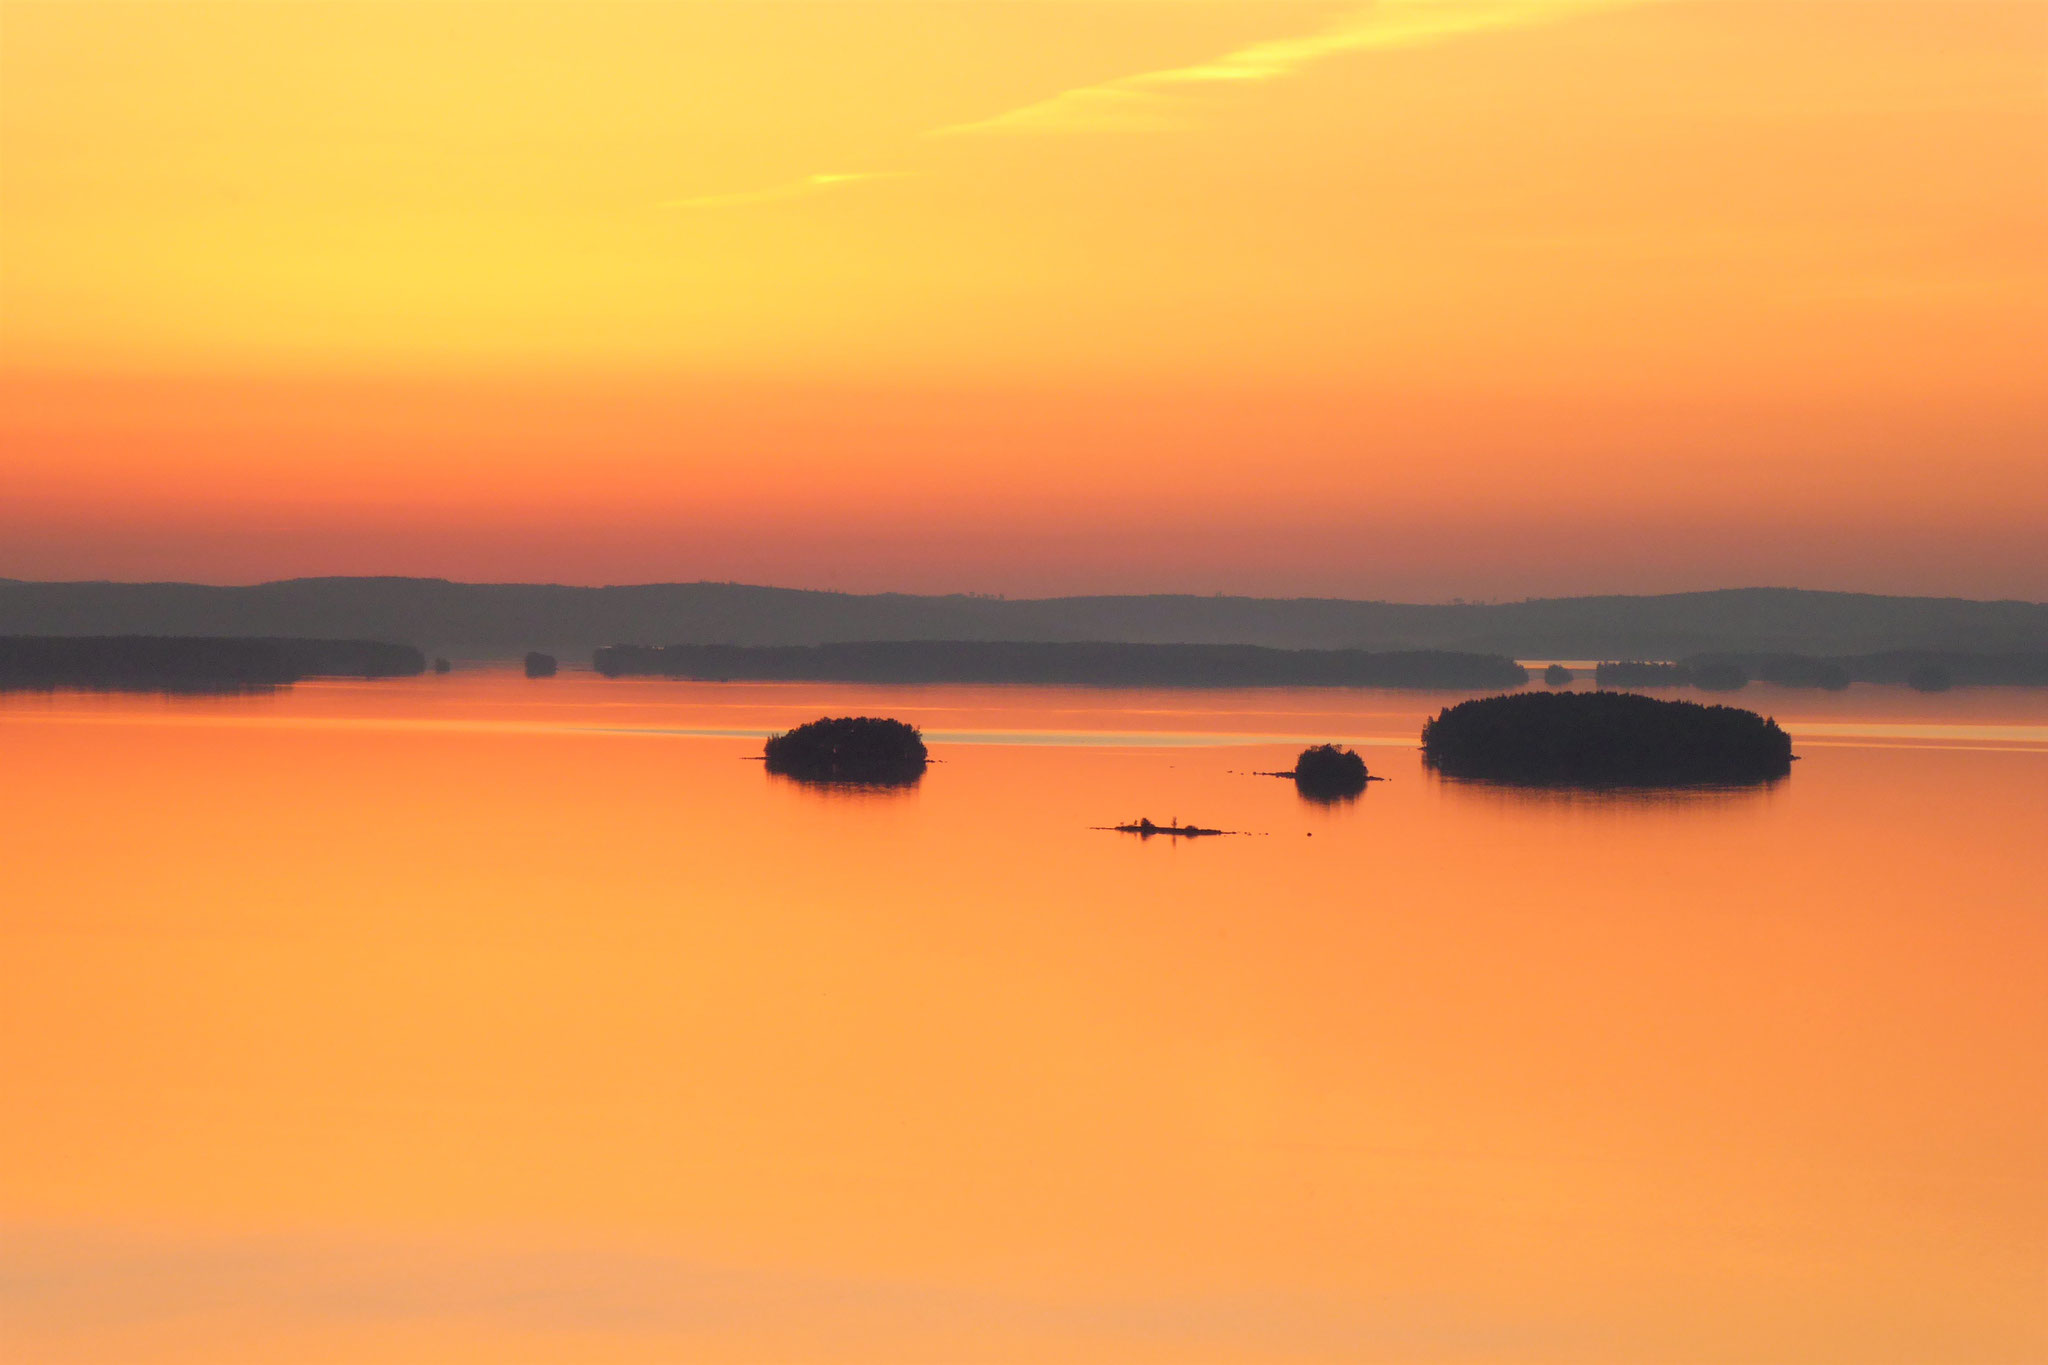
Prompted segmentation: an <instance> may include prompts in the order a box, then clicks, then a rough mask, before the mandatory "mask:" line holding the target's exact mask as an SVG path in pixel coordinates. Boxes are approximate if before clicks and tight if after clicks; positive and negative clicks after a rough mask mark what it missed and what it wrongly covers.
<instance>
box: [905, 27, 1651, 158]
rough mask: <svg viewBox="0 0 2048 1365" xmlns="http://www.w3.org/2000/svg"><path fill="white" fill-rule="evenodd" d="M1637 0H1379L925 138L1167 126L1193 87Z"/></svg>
mask: <svg viewBox="0 0 2048 1365" xmlns="http://www.w3.org/2000/svg"><path fill="white" fill-rule="evenodd" d="M1633 2H1635V0H1377V3H1375V4H1373V5H1370V6H1369V7H1367V8H1366V9H1364V10H1361V11H1359V12H1358V13H1356V14H1351V15H1347V16H1346V17H1344V18H1343V19H1340V20H1338V21H1337V22H1336V23H1335V24H1333V25H1332V26H1331V27H1330V28H1328V29H1326V30H1324V31H1323V32H1321V33H1314V34H1308V35H1305V36H1302V37H1298V38H1274V39H1269V40H1267V41H1265V42H1260V43H1253V44H1252V45H1251V46H1249V47H1243V48H1239V49H1237V50H1236V51H1235V52H1227V53H1225V54H1224V55H1222V56H1220V57H1218V58H1216V59H1215V60H1213V61H1208V62H1202V63H1200V64H1198V65H1195V66H1182V67H1173V68H1170V69H1168V70H1164V71H1147V72H1142V73H1140V74H1138V75H1135V76H1122V77H1119V78H1117V79H1116V80H1113V81H1105V82H1103V83H1101V84H1099V85H1088V86H1082V87H1080V88H1078V89H1074V90H1066V91H1062V92H1061V93H1059V94H1057V95H1054V96H1052V97H1051V98H1049V99H1044V100H1040V101H1038V102H1037V103H1035V104H1027V105H1024V106H1023V107H1022V108H1018V109H1012V110H1009V111H1008V112H1006V113H1001V114H997V115H996V116H994V117H993V118H987V119H982V120H980V121H978V122H974V123H961V124H955V125H953V126H951V127H948V128H938V129H934V130H933V131H932V132H930V133H928V134H926V136H928V137H955V136H960V135H962V134H976V133H998V134H1003V133H1009V134H1041V133H1081V132H1162V131H1168V130H1172V129H1176V128H1184V127H1187V126H1188V124H1189V123H1190V122H1191V121H1192V118H1193V115H1194V113H1195V110H1194V108H1193V104H1192V101H1191V100H1190V98H1189V97H1190V95H1192V94H1193V93H1194V92H1196V91H1199V90H1201V89H1203V88H1204V87H1211V88H1213V87H1220V86H1236V85H1248V84H1255V83H1258V82H1261V81H1271V80H1278V79H1281V78H1283V77H1287V76H1292V75H1294V74H1295V73H1297V72H1299V71H1301V70H1302V69H1303V68H1304V67H1307V66H1310V65H1312V64H1313V63H1316V62H1319V61H1323V60H1325V59H1326V58H1330V57H1336V56H1340V55H1343V54H1346V53H1353V52H1370V51H1376V50H1385V49H1390V48H1405V47H1422V46H1425V45H1427V44H1430V43H1436V42H1442V41H1445V40H1447V39H1452V38H1458V37H1463V36H1465V35H1468V34H1475V33H1485V32H1490V31H1493V30H1497V29H1509V28H1530V27H1534V26H1536V25H1539V24H1547V23H1554V22H1557V21H1559V20H1562V19H1568V18H1571V17H1574V16H1576V15H1580V14H1585V13H1590V12H1593V11H1596V10H1602V9H1612V8H1615V7H1617V6H1619V5H1623V4H1628V3H1633Z"/></svg>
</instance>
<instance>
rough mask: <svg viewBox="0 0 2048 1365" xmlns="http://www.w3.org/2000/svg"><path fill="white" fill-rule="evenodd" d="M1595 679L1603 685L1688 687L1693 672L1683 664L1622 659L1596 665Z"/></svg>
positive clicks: (1594, 670) (1594, 669)
mask: <svg viewBox="0 0 2048 1365" xmlns="http://www.w3.org/2000/svg"><path fill="white" fill-rule="evenodd" d="M1593 681H1594V682H1597V683H1599V684H1600V686H1602V687H1686V686H1689V685H1691V683H1692V673H1691V671H1690V670H1689V669H1687V668H1686V667H1685V665H1683V664H1666V663H1651V662H1649V661H1648V660H1644V659H1620V660H1616V661H1613V662H1609V663H1603V664H1597V665H1595V666H1594V668H1593Z"/></svg>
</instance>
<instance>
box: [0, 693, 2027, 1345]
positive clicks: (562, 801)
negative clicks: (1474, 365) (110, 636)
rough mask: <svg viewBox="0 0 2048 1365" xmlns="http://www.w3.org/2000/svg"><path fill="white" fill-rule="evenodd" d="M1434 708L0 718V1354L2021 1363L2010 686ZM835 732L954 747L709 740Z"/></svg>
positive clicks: (512, 701) (10, 712) (355, 707)
mask: <svg viewBox="0 0 2048 1365" xmlns="http://www.w3.org/2000/svg"><path fill="white" fill-rule="evenodd" d="M1451 700H1455V696H1449V695H1445V694H1408V693H1396V692H1368V691H1344V690H1314V691H1258V692H1239V693H1213V692H1130V691H1106V690H1105V691H1088V690H1057V689H1033V688H1000V687H995V688H900V689H882V688H855V687H839V686H828V685H803V684H782V685H748V684H727V685H700V684H686V683H675V682H667V681H656V680H620V681H612V682H607V681H603V680H599V679H596V678H592V677H589V676H588V675H564V676H562V677H560V678H557V679H553V680H548V681H540V682H529V681H527V680H525V679H523V678H520V677H517V676H513V675H508V674H503V673H458V674H455V675H452V676H450V677H447V678H422V679H418V680H410V681H402V682H383V683H374V684H347V683H332V684H313V685H301V686H298V687H295V688H292V689H289V690H287V691H283V692H279V693H276V694H271V695H268V696H255V697H234V698H161V697H134V696H85V695H79V694H69V693H60V694H54V695H12V696H7V697H4V698H0V759H4V762H5V765H6V771H7V775H8V780H9V782H10V787H11V790H12V791H13V793H14V796H13V799H12V800H11V801H10V802H9V810H8V819H7V821H6V823H5V825H4V826H0V867H4V869H5V871H4V874H0V876H4V884H5V889H6V895H5V897H4V899H0V1110H4V1122H0V1348H4V1349H0V1355H5V1356H6V1357H7V1358H8V1359H9V1360H17V1359H18V1360H23V1361H34V1362H44V1361H51V1362H69V1361H120V1362H134V1363H137V1365H148V1363H153V1362H158V1361H206V1362H240V1361H249V1362H257V1361H263V1362H273V1361H280V1360H290V1361H294V1362H314V1361H365V1362H369V1361H376V1362H408V1361H421V1362H425V1361H434V1362H443V1361H491V1362H504V1361H519V1362H523V1361H549V1362H557V1361H558V1362H579V1363H580V1362H613V1361H621V1362H624V1361H632V1362H643V1361H645V1362H652V1361H678V1360H689V1361H711V1362H726V1361H730V1362H750V1363H757V1362H767V1361H827V1362H836V1361H933V1362H938V1361H947V1362H955V1361H1027V1360H1028V1361H1045V1360H1060V1361H1091V1360H1094V1361H1129V1360H1146V1361H1169V1362H1181V1361H1190V1362H1192V1361H1203V1362H1211V1361H1274V1360H1286V1361H1332V1362H1334V1361H1346V1362H1360V1361H1370V1362H1381V1361H1384V1362H1389V1363H1390V1365H1391V1363H1392V1362H1413V1361H1472V1362H1481V1361H1484V1362H1509V1361H1514V1362H1522V1361H1527V1362H1552V1361H1555V1362H1567V1361H1570V1362H1586V1361H1614V1362H1651V1361H1673V1362H1677V1361H1688V1362H1690V1361H1700V1362H1708V1361H1713V1362H1720V1361H1727V1362H1738V1361H1740V1362H1755V1361H1774V1362H1775V1361H1783V1362H1793V1361H1797V1362H1823V1361H1843V1362H1851V1361H1854V1362H1872V1361H1898V1362H1916V1363H1923V1362H1941V1361H1952V1362H1959V1363H1963V1362H1967V1363H1968V1365H1994V1363H1996V1362H2020V1361H2035V1360H2039V1359H2042V1358H2044V1356H2048V1332H2044V1328H2043V1312H2042V1307H2041V1305H2042V1289H2043V1273H2044V1266H2048V1178H2044V1172H2048V1066H2044V1061H2043V1042H2044V1040H2048V1005H2044V998H2048V990H2044V987H2048V914H2044V891H2043V888H2044V886H2048V851H2044V841H2043V839H2042V838H2041V828H2042V825H2043V821H2042V815H2043V811H2044V809H2048V799H2044V798H2048V701H2044V700H2043V699H2042V698H2041V697H2039V696H2038V695H2034V694H2026V693H2020V692H2009V691H1998V690H1992V689H1981V690H1970V691H1958V692H1955V693H1950V694H1946V695H1943V696H1938V697H1927V696H1921V695H1918V694H1914V693H1911V692H1908V691H1905V690H1903V689H1890V688H1870V687H1860V686H1859V687H1856V688H1852V689H1850V690H1849V691H1848V692H1845V693H1839V694H1820V693H1798V692H1787V691H1782V690H1778V689H1771V688H1765V687H1751V688H1750V689H1748V690H1746V691H1745V692H1743V693H1740V694H1737V695H1736V696H1734V697H1732V698H1729V699H1728V700H1730V701H1732V702H1733V703H1734V704H1738V705H1744V706H1749V707H1753V708H1755V709H1759V710H1764V711H1768V712H1772V713H1774V714H1776V715H1777V717H1778V718H1779V719H1780V721H1781V722H1782V723H1784V724H1785V725H1786V726H1787V728H1788V729H1790V730H1791V731H1792V733H1793V735H1794V737H1795V740H1796V741H1797V746H1796V747H1797V751H1798V752H1799V753H1800V754H1801V755H1802V756H1803V757H1802V761H1801V762H1799V763H1798V764H1796V765H1795V767H1794V771H1793V774H1792V776H1791V777H1790V778H1789V779H1787V780H1785V781H1784V782H1781V783H1778V784H1774V785H1772V786H1770V787H1766V788H1759V789H1753V790H1748V791H1742V792H1732V793H1665V794H1650V795H1638V796H1603V795H1569V794H1562V793H1543V792H1524V791H1517V790H1514V789H1504V788H1497V787H1488V786H1483V785H1475V784H1463V783H1448V782H1442V781H1438V780H1436V779H1433V778H1431V777H1430V776H1429V775H1427V774H1426V773H1425V772H1424V771H1423V770H1422V769H1421V768H1420V766H1419V764H1418V762H1417V756H1416V754H1415V752H1414V738H1415V733H1416V730H1417V729H1418V728H1419V725H1420V723H1421V720H1422V718H1423V717H1424V716H1425V715H1426V714H1429V713H1432V712H1433V711H1434V710H1435V709H1436V708H1437V707H1440V706H1442V705H1444V704H1446V703H1447V702H1448V701H1451ZM849 711H852V712H862V711H865V712H869V713H879V714H889V715H895V716H899V717H902V718H904V719H906V720H911V721H914V722H916V723H919V724H921V725H923V726H924V727H925V729H926V731H927V733H928V735H929V736H930V737H931V739H932V743H933V752H934V755H935V756H936V757H937V758H939V759H940V760H941V762H940V763H938V764H937V765H935V766H934V767H933V768H932V769H931V771H930V773H929V774H928V775H927V777H926V778H925V779H924V781H923V782H922V783H921V784H920V785H919V786H918V787H917V788H916V789H914V790H911V791H908V792H901V793H844V792H821V791H818V790H815V789H810V788H805V787H802V786H799V785H796V784H793V783H790V782H787V781H784V780H781V779H776V778H772V777H770V776H768V775H767V774H766V773H765V772H763V771H762V769H761V766H760V765H759V764H758V763H754V762H749V761H747V759H748V757H749V756H750V755H753V754H757V753H758V751H759V741H758V738H757V737H758V735H759V734H761V733H764V732H766V731H767V730H769V729H774V728H784V727H787V726H788V725H790V724H793V723H796V722H799V721H802V720H806V719H811V718H814V717H816V716H818V715H821V714H827V713H831V714H838V713H843V712H849ZM1325 739H1342V740H1346V741H1349V742H1353V743H1357V744H1360V745H1363V746H1367V747H1365V749H1364V752H1365V753H1366V755H1367V758H1368V761H1369V762H1370V763H1371V764H1372V766H1373V769H1374V771H1375V772H1376V773H1379V774H1382V775H1385V776H1387V777H1388V778H1390V779H1391V780H1390V781H1387V782H1384V783H1375V784H1373V786H1372V787H1371V788H1370V789H1369V790H1368V791H1367V792H1366V793H1365V795H1364V796H1363V797H1361V798H1360V799H1359V800H1358V801H1356V802H1354V803H1350V804H1345V805H1339V806H1335V807H1319V806H1314V805H1311V804H1309V803H1306V802H1303V801H1301V800H1300V799H1299V798H1297V797H1296V796H1295V794H1294V792H1293V791H1292V788H1291V787H1290V786H1289V784H1287V783H1285V782H1281V781H1276V780H1274V779H1271V778H1261V777H1254V776H1249V775H1247V774H1248V773H1249V772H1251V771H1253V770H1258V769H1271V768H1275V767H1285V766H1287V762H1288V760H1289V759H1290V758H1291V755H1292V753H1293V749H1294V748H1295V747H1298V746H1299V745H1300V744H1302V743H1307V742H1311V741H1320V740H1325ZM1139 816H1149V817H1151V818H1153V819H1155V820H1159V821H1165V820H1168V819H1172V818H1175V817H1178V818H1181V819H1186V820H1199V821H1200V822H1201V823H1203V824H1208V825H1218V826H1222V827H1224V828H1229V829H1239V830H1247V831H1252V832H1253V833H1252V834H1251V835H1249V836H1247V837H1243V838H1230V839H1214V840H1204V841H1201V842H1199V843H1197V844H1193V845H1181V844H1179V843H1177V842H1174V841H1164V840H1152V841H1149V842H1146V841H1140V840H1138V839H1135V838H1131V837H1128V836H1120V835H1116V834H1111V833H1102V832H1098V831H1095V830H1092V829H1091V828H1090V826H1096V825H1105V824H1110V823H1114V822H1116V821H1119V820H1126V819H1134V818H1136V817H1139Z"/></svg>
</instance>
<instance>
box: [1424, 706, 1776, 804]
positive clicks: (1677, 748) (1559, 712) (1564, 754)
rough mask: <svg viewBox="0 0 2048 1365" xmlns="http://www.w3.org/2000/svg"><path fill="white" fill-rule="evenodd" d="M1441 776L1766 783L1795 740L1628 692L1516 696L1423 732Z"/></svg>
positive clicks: (1440, 720)
mask: <svg viewBox="0 0 2048 1365" xmlns="http://www.w3.org/2000/svg"><path fill="white" fill-rule="evenodd" d="M1422 756H1423V761H1424V762H1425V763H1426V764H1428V765H1429V766H1430V767H1431V768H1434V769H1435V770H1436V771H1438V772H1440V773H1442V774H1443V775H1444V776H1446V777H1477V778H1489V779H1492V780H1495V781H1504V782H1525V783H1535V784H1544V785H1566V786H1591V787H1623V786H1687V785H1704V784H1718V783H1727V784H1734V783H1749V782H1766V781H1769V780H1771V779H1773V778H1779V777H1783V776H1784V775H1785V774H1786V773H1788V772H1790V771H1791V769H1792V739H1791V737H1790V736H1789V735H1787V734H1786V733H1785V732H1784V731H1783V730H1781V729H1779V728H1778V725H1777V722H1775V721H1772V720H1767V719H1765V718H1764V717H1762V716H1760V715H1758V714H1756V713H1755V712H1754V711H1744V710H1741V709H1740V708H1738V707H1733V706H1703V705H1701V704H1700V703H1699V702H1692V701H1665V700H1662V699H1660V698H1657V697H1645V696H1641V695H1639V694H1637V693H1634V692H1518V693H1513V694H1510V695H1507V696H1499V697H1479V698H1475V699H1473V700H1471V701H1465V702H1460V703H1458V704H1457V705H1456V706H1451V707H1446V708H1445V709H1444V710H1443V711H1441V712H1440V713H1438V715H1437V716H1436V717H1435V718H1434V719H1432V720H1430V721H1428V722H1427V723H1425V724H1424V725H1423V727H1422Z"/></svg>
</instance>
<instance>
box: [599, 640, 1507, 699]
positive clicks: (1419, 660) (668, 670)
mask: <svg viewBox="0 0 2048 1365" xmlns="http://www.w3.org/2000/svg"><path fill="white" fill-rule="evenodd" d="M591 665H592V667H594V668H595V669H596V670H597V671H598V672H599V673H601V674H603V675H604V676H606V677H608V678H618V677H629V676H636V675H654V676H658V677H669V678H693V679H698V680H701V681H709V682H723V681H728V680H732V679H748V680H775V681H801V682H868V683H1037V684H1044V685H1064V686H1084V687H1412V688H1446V689H1448V688H1480V687H1515V686H1519V685H1520V684H1522V683H1524V682H1526V681H1528V677H1529V674H1528V670H1526V669H1524V668H1523V667H1522V666H1521V665H1520V664H1518V663H1516V662H1515V661H1514V660H1512V659H1509V658H1505V657H1502V656H1500V655H1492V654H1459V653H1451V652H1448V651H1443V650H1413V651H1405V652H1400V653H1389V654H1372V653H1367V652H1366V651H1364V650H1356V649H1266V648H1263V647H1260V646H1256V645H1152V644H1108V643H1101V642H1094V641H1084V642H1070V643H1045V642H1034V641H988V640H878V641H857V642H848V643H843V644H827V645H759V646H756V645H668V646H647V645H612V646H610V647H608V648H605V649H600V650H598V651H597V652H596V653H595V654H594V655H593V656H592V658H591Z"/></svg>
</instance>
